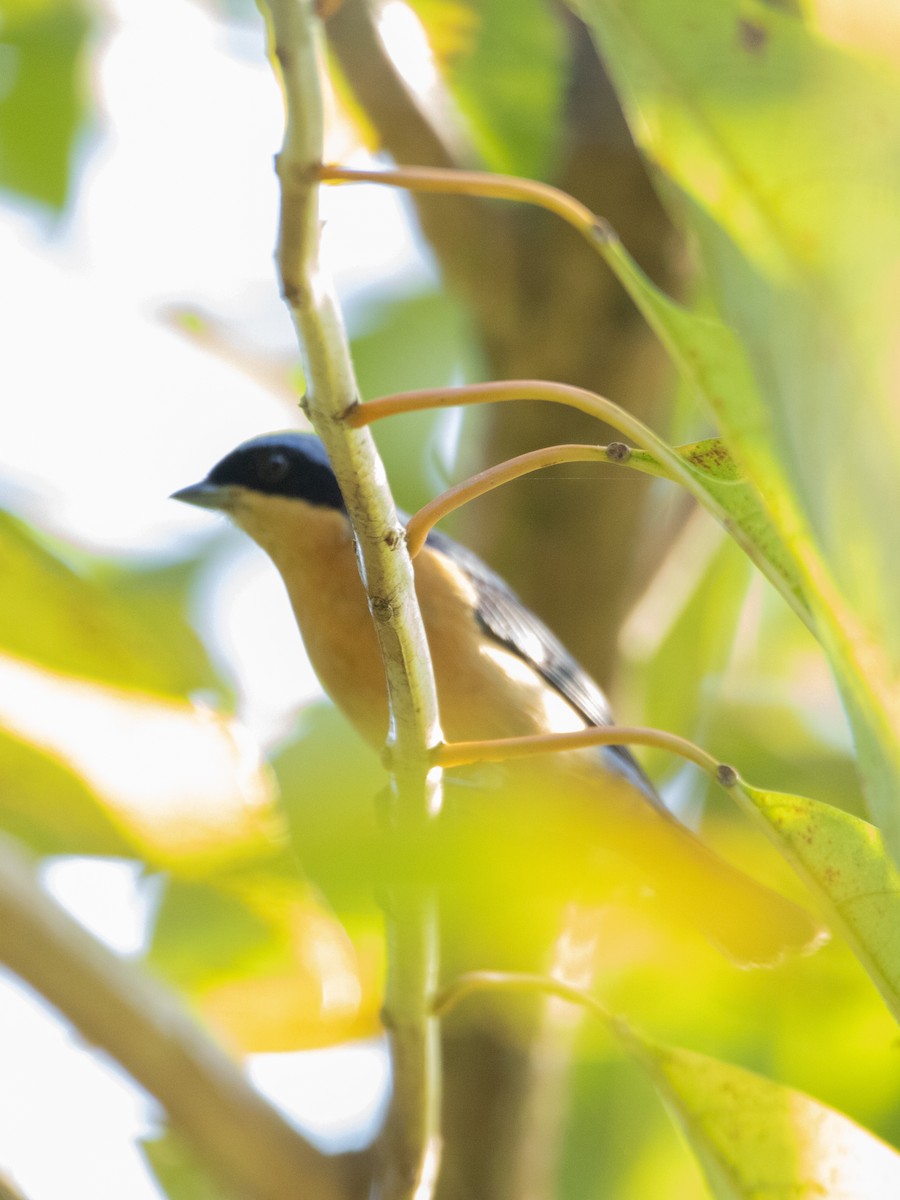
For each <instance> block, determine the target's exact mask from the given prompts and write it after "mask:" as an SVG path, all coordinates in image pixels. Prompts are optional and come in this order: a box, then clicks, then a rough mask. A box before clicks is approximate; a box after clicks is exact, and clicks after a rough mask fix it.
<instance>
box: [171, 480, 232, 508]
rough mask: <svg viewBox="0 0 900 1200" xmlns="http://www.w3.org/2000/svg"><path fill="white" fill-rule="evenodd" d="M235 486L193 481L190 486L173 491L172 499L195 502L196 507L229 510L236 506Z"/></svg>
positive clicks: (185, 502)
mask: <svg viewBox="0 0 900 1200" xmlns="http://www.w3.org/2000/svg"><path fill="white" fill-rule="evenodd" d="M233 490H234V489H233V488H230V487H219V486H218V485H217V484H215V483H206V482H205V481H204V482H203V483H192V484H191V486H190V487H185V488H181V489H180V490H179V491H177V492H173V493H172V495H171V496H170V497H169V499H170V500H181V501H182V503H184V504H193V505H194V506H195V507H196V508H213V509H217V510H219V511H224V512H228V511H229V510H230V509H231V508H233V507H234V495H233Z"/></svg>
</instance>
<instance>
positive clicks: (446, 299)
mask: <svg viewBox="0 0 900 1200" xmlns="http://www.w3.org/2000/svg"><path fill="white" fill-rule="evenodd" d="M352 350H353V366H354V370H355V372H356V378H357V381H358V383H359V389H360V395H362V396H363V397H368V398H371V397H373V396H382V395H387V394H388V393H390V392H403V391H412V390H414V389H416V388H425V387H443V386H449V385H450V384H452V383H453V382H454V381H455V380H458V379H459V377H460V375H463V376H464V377H468V376H469V375H471V374H473V373H474V362H473V359H474V357H475V352H474V349H473V346H472V340H471V336H470V334H469V330H468V323H467V317H466V314H465V312H464V311H463V309H462V308H461V306H460V304H459V303H458V302H457V301H456V300H455V299H454V298H453V297H451V296H448V295H447V294H446V293H444V292H420V293H418V294H416V295H413V296H403V297H400V298H399V299H397V298H395V299H393V300H388V301H387V302H386V303H382V304H379V306H378V309H377V314H373V317H372V319H370V320H368V321H366V322H365V325H364V329H363V331H362V332H359V333H356V334H355V335H354V337H353V339H352ZM450 419H451V420H452V419H453V418H452V417H451V418H450ZM447 426H448V416H447V414H446V413H441V412H439V411H438V412H434V411H432V412H420V413H408V414H404V415H402V416H398V417H395V418H394V419H393V420H391V421H380V422H378V424H377V425H375V426H374V427H373V430H372V432H373V434H374V437H375V440H376V442H377V443H378V448H379V450H380V451H381V454H382V456H383V458H384V461H385V466H386V467H387V472H388V477H389V478H390V480H391V487H392V489H393V491H394V495H395V497H396V499H397V502H398V504H400V505H401V506H402V507H404V508H407V509H409V510H411V511H413V510H415V509H416V508H419V507H421V505H423V504H424V503H425V502H426V501H427V500H430V499H431V497H432V496H433V495H434V493H435V491H438V490H441V489H442V488H443V487H445V486H446V480H445V479H444V478H443V477H442V474H441V471H440V462H441V455H440V447H439V438H440V434H441V431H442V430H444V429H446V428H447Z"/></svg>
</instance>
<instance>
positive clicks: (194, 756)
mask: <svg viewBox="0 0 900 1200" xmlns="http://www.w3.org/2000/svg"><path fill="white" fill-rule="evenodd" d="M148 650H149V647H148ZM0 729H2V730H4V731H5V732H6V733H7V734H8V735H9V736H10V737H11V738H15V739H16V740H17V741H18V742H20V743H25V744H27V746H28V747H29V748H30V749H31V751H33V752H38V753H41V754H43V755H45V756H46V757H47V759H48V762H49V763H53V764H56V765H57V772H56V778H57V781H59V782H62V781H63V780H62V777H61V776H60V774H59V767H60V766H61V767H62V768H63V769H64V770H65V771H66V772H67V773H68V772H72V773H74V774H75V775H77V776H78V779H79V781H80V786H79V785H74V786H75V789H76V796H77V797H80V803H79V804H78V806H77V807H75V808H73V810H72V813H71V815H70V814H69V813H68V812H67V811H66V810H65V809H64V808H63V806H62V803H61V800H60V799H58V798H56V797H53V798H50V799H48V798H47V797H44V798H43V799H39V800H38V803H39V804H40V805H41V808H42V816H41V820H40V823H39V825H38V827H39V828H40V829H41V831H42V833H41V836H42V837H43V838H47V839H48V840H49V844H52V845H53V848H54V849H56V850H59V851H74V850H76V849H85V848H86V847H85V845H84V838H85V829H86V828H87V829H91V830H94V832H95V833H98V832H99V831H98V830H97V829H96V820H95V815H96V814H92V813H91V812H90V808H92V807H93V806H92V805H89V804H86V803H85V795H86V794H87V793H90V795H92V796H94V797H95V798H96V803H97V805H99V806H100V807H102V809H103V811H104V813H105V814H106V816H107V818H108V821H109V824H110V825H111V826H112V827H113V828H114V829H115V830H116V831H117V832H118V833H119V834H120V836H121V837H122V838H123V839H124V840H125V841H126V843H127V844H128V845H129V846H131V847H132V848H133V849H134V850H135V851H136V852H137V853H138V854H139V856H140V857H141V858H142V859H143V860H144V861H145V862H147V863H148V864H150V865H153V866H157V867H167V868H169V869H171V870H173V871H176V872H177V873H179V874H187V875H197V874H201V875H203V874H206V873H207V872H209V871H210V870H214V869H218V868H220V867H221V866H222V865H223V864H232V863H234V862H246V861H248V860H251V861H255V860H258V859H260V858H266V857H268V856H270V855H271V854H272V851H273V846H277V845H278V841H277V838H278V836H279V834H280V826H279V824H278V813H277V810H276V808H275V806H274V795H273V792H272V787H271V780H270V777H269V776H268V774H267V773H266V772H265V770H264V769H263V768H262V766H261V764H260V761H259V758H258V755H257V753H256V747H255V746H254V745H253V744H252V743H251V742H250V741H249V740H248V735H247V733H246V732H245V731H244V730H243V729H242V728H241V727H240V726H239V725H238V724H237V723H236V722H234V721H232V720H229V719H228V718H225V717H222V716H220V715H218V714H216V713H214V712H212V711H211V710H208V709H202V708H199V707H197V706H194V705H192V704H190V703H188V702H186V701H183V700H172V699H168V698H165V697H160V696H153V695H146V694H144V693H141V692H138V691H134V690H128V691H125V690H123V689H121V688H114V687H107V686H105V685H104V684H101V683H96V682H92V681H91V680H88V679H79V678H75V677H72V676H68V675H61V674H59V673H57V672H55V671H50V670H47V669H46V668H43V667H41V666H38V665H37V664H34V663H29V662H23V661H21V660H19V659H16V658H12V657H6V656H4V655H2V654H0ZM43 775H44V779H45V781H46V782H47V783H48V784H49V783H52V782H53V776H52V774H50V770H49V768H47V767H45V768H43ZM39 778H40V777H39V775H38V774H34V775H32V779H33V780H35V781H37V780H39ZM26 782H27V778H26ZM72 788H73V783H72V781H71V780H67V781H65V790H64V791H63V792H62V796H65V795H66V794H71V791H72ZM14 796H15V792H14ZM21 804H22V801H21V800H17V799H15V798H14V797H13V798H11V800H10V815H11V822H12V823H13V824H21V817H20V815H17V814H19V812H20V809H21ZM69 832H71V834H72V836H73V838H74V840H75V845H73V846H69V845H67V844H66V841H65V839H66V838H67V837H68V835H69ZM54 839H59V840H60V842H61V844H56V842H55V840H54ZM97 850H98V851H99V852H102V853H106V852H107V848H106V847H105V844H104V838H103V837H101V839H100V842H99V844H98V846H97Z"/></svg>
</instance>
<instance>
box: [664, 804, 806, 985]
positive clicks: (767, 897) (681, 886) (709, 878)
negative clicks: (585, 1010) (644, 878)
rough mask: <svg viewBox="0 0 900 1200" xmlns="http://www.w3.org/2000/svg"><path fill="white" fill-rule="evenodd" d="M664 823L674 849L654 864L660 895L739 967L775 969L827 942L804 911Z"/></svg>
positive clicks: (681, 829)
mask: <svg viewBox="0 0 900 1200" xmlns="http://www.w3.org/2000/svg"><path fill="white" fill-rule="evenodd" d="M665 824H666V825H668V826H669V829H667V830H666V831H665V834H664V835H663V836H664V837H665V839H666V840H670V839H671V840H672V841H673V846H672V850H671V851H668V852H667V853H665V854H664V855H662V856H660V857H659V858H658V859H657V861H656V862H655V863H654V864H653V870H652V872H651V883H652V884H653V886H654V888H655V890H656V892H657V895H658V896H659V898H660V900H661V901H662V903H663V904H664V905H666V906H667V907H668V908H670V909H671V910H673V911H674V912H675V913H676V915H678V916H679V917H681V918H683V919H684V920H685V921H687V922H688V923H689V924H691V925H693V926H695V927H696V928H697V929H698V930H699V931H700V932H701V933H702V934H703V935H704V936H705V937H706V938H708V940H709V941H710V942H712V943H713V945H714V946H715V947H716V948H717V949H718V950H720V951H721V952H722V953H723V954H725V955H726V956H727V957H728V958H730V959H731V960H732V961H733V962H735V963H736V964H737V965H738V966H742V967H774V966H777V965H778V964H779V963H780V962H782V961H783V960H784V959H786V958H789V957H791V956H792V955H795V954H810V953H812V952H813V951H814V950H816V949H818V948H819V946H821V945H822V944H823V943H824V942H826V941H827V940H828V937H829V934H828V930H827V929H826V928H825V926H824V925H822V924H821V923H820V922H819V921H818V920H816V919H815V918H814V917H813V916H812V915H811V914H810V913H808V912H807V911H806V910H805V909H804V908H801V907H800V906H799V905H798V904H794V902H793V901H792V900H788V899H787V898H786V897H785V896H782V895H780V894H779V893H778V892H775V891H773V890H772V889H771V888H769V887H766V886H765V885H764V884H762V883H758V882H757V881H756V880H755V879H752V878H751V877H750V876H749V875H747V874H745V873H744V872H743V871H740V870H738V868H736V867H733V866H732V865H731V864H730V863H728V862H726V861H725V860H724V859H723V858H720V857H719V855H718V854H716V853H715V852H714V851H712V850H710V849H709V848H708V847H707V846H705V845H704V844H703V843H702V842H701V841H699V840H698V839H697V838H696V837H695V836H694V835H693V834H692V833H691V832H690V831H689V830H687V829H685V828H684V827H683V826H681V825H679V824H677V822H675V821H674V820H671V821H668V820H666V821H665ZM660 840H662V839H660ZM675 841H677V843H678V845H677V847H676V846H675V845H674V842H675ZM676 850H677V853H673V852H674V851H676ZM654 857H655V856H654Z"/></svg>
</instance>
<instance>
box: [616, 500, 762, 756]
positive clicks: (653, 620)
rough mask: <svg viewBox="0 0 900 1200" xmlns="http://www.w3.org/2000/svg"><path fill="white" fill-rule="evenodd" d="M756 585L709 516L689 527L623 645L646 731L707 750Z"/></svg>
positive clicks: (631, 621) (636, 611) (627, 627)
mask: <svg viewBox="0 0 900 1200" xmlns="http://www.w3.org/2000/svg"><path fill="white" fill-rule="evenodd" d="M751 578H752V574H751V571H750V564H749V562H748V561H747V558H746V557H745V555H743V554H742V553H741V552H740V550H739V549H738V547H737V546H735V544H734V543H733V542H732V541H730V540H729V539H728V538H726V537H724V536H723V535H722V534H721V532H720V531H719V530H718V529H716V528H715V526H713V525H711V523H710V522H709V521H708V519H707V518H706V516H705V514H702V513H698V514H696V515H695V517H693V518H691V519H690V520H689V521H688V522H687V524H686V525H685V526H684V528H683V529H682V531H681V533H680V535H679V536H678V538H677V539H676V541H675V542H674V543H673V545H672V546H671V548H670V550H669V552H668V554H667V555H666V558H665V559H664V561H663V562H662V563H661V564H660V567H659V569H658V571H657V573H656V576H655V578H654V580H653V582H652V583H651V585H650V587H649V588H648V590H647V591H646V592H645V594H644V595H643V596H642V597H641V599H640V601H639V602H638V604H637V605H636V606H635V608H634V609H633V610H632V612H631V614H630V615H629V617H628V620H627V621H626V624H625V626H624V628H623V630H622V635H621V638H620V641H621V644H622V647H623V649H624V651H625V653H626V654H627V655H628V658H629V667H628V671H627V673H626V674H627V681H626V686H627V687H628V690H629V692H630V693H632V695H634V693H635V692H636V691H637V690H638V689H640V694H641V698H640V699H638V698H637V697H636V696H635V698H634V700H633V701H632V702H631V703H629V705H628V707H629V709H630V710H631V711H636V712H641V713H642V714H643V716H642V718H641V719H642V720H643V721H645V722H646V723H647V724H648V725H654V726H656V727H657V728H660V729H668V730H671V731H672V732H673V733H681V734H683V735H684V736H686V737H691V738H693V739H694V740H695V741H699V742H701V743H704V744H705V743H707V741H708V737H707V731H706V722H707V720H708V719H709V718H710V717H711V716H712V714H713V712H714V710H716V709H717V708H718V707H719V705H720V704H721V695H720V693H721V687H720V682H721V676H722V674H723V673H724V671H725V668H726V666H727V664H728V661H729V657H730V655H731V651H732V648H733V644H734V638H735V634H736V631H737V627H738V621H739V619H740V616H741V612H742V609H743V605H744V600H745V598H746V595H747V587H748V584H749V582H750V579H751ZM673 680H677V685H676V686H673ZM655 757H656V756H655V755H646V754H645V756H644V761H646V762H650V761H652V760H653V759H654V758H655ZM667 760H668V761H667V763H666V767H667V769H670V768H671V765H672V762H671V757H670V756H667ZM741 761H743V760H741Z"/></svg>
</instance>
